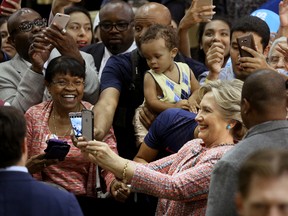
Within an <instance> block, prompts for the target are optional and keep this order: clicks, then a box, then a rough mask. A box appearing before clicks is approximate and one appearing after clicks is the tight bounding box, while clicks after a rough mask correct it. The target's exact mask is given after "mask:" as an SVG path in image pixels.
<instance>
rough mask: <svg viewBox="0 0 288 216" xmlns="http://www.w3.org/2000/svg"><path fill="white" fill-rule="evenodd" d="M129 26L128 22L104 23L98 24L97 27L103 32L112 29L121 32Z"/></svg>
mask: <svg viewBox="0 0 288 216" xmlns="http://www.w3.org/2000/svg"><path fill="white" fill-rule="evenodd" d="M129 24H130V22H119V23H108V22H105V23H100V24H99V26H100V29H101V30H102V31H105V32H109V31H111V30H112V29H113V27H115V28H116V30H117V31H120V32H122V31H126V30H127V29H128V26H129Z"/></svg>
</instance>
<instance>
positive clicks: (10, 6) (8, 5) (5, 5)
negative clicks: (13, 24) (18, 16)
mask: <svg viewBox="0 0 288 216" xmlns="http://www.w3.org/2000/svg"><path fill="white" fill-rule="evenodd" d="M12 1H14V2H16V3H18V2H19V0H12ZM1 6H2V7H6V8H12V9H14V6H13V5H11V4H10V3H8V2H7V1H6V0H3V1H2V2H1ZM0 13H2V10H1V8H0Z"/></svg>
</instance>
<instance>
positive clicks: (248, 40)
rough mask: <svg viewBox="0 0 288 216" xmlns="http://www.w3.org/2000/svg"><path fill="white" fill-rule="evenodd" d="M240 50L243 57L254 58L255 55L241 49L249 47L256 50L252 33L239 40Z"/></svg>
mask: <svg viewBox="0 0 288 216" xmlns="http://www.w3.org/2000/svg"><path fill="white" fill-rule="evenodd" d="M237 44H238V49H239V53H240V56H241V57H253V55H252V54H251V53H249V52H246V51H245V50H243V49H242V48H241V47H242V46H245V47H249V48H251V49H253V50H256V46H255V41H254V37H253V35H252V34H251V33H249V34H245V35H242V36H240V37H238V38H237Z"/></svg>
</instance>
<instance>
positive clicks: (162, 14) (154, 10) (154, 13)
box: [135, 2, 172, 25]
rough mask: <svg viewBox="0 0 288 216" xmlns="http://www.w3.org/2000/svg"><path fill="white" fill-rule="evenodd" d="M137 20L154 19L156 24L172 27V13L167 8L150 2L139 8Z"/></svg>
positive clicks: (136, 15)
mask: <svg viewBox="0 0 288 216" xmlns="http://www.w3.org/2000/svg"><path fill="white" fill-rule="evenodd" d="M135 17H136V19H137V18H138V19H143V18H144V19H152V20H153V22H154V23H156V24H161V25H171V21H172V18H171V13H170V11H169V9H168V8H167V7H165V6H164V5H162V4H159V3H156V2H149V3H147V4H144V5H142V6H141V7H139V8H138V10H137V11H136V14H135Z"/></svg>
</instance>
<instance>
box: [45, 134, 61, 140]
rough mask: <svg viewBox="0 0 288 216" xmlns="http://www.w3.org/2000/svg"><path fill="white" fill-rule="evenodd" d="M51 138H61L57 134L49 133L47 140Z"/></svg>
mask: <svg viewBox="0 0 288 216" xmlns="http://www.w3.org/2000/svg"><path fill="white" fill-rule="evenodd" d="M49 139H59V138H58V136H57V135H56V134H48V135H47V139H46V140H49Z"/></svg>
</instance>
